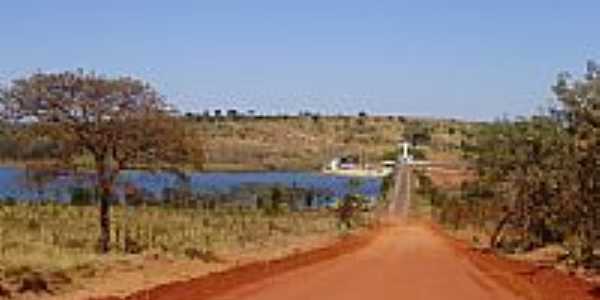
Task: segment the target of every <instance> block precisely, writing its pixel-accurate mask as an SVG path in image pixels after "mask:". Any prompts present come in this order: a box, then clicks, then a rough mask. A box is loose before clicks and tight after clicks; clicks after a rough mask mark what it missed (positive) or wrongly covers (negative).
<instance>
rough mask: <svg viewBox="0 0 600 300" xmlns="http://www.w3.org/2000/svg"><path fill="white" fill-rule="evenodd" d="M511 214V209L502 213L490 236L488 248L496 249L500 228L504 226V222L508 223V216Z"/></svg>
mask: <svg viewBox="0 0 600 300" xmlns="http://www.w3.org/2000/svg"><path fill="white" fill-rule="evenodd" d="M513 214H514V212H512V211H507V212H506V213H505V214H504V216H503V217H502V219H501V220H500V222H499V223H498V225H497V226H496V229H495V230H494V233H493V234H492V236H491V237H490V248H492V249H496V248H497V247H498V238H499V237H500V234H501V233H502V230H503V229H504V226H506V224H507V223H508V221H509V220H510V218H511V217H512V216H513Z"/></svg>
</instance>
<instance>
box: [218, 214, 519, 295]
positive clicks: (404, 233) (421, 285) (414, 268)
mask: <svg viewBox="0 0 600 300" xmlns="http://www.w3.org/2000/svg"><path fill="white" fill-rule="evenodd" d="M214 299H218V300H282V299H286V300H296V299H297V300H312V299H314V300H317V299H327V300H335V299H340V300H342V299H343V300H354V299H356V300H364V299H373V300H375V299H410V300H419V299H424V300H425V299H427V300H429V299H431V300H434V299H445V300H486V299H489V300H517V299H523V298H520V297H518V296H515V295H514V294H513V293H512V292H511V291H510V290H509V289H506V288H504V287H503V286H500V285H499V284H497V283H496V282H494V280H492V279H490V278H489V277H487V276H486V275H485V274H483V273H482V272H481V271H479V270H478V269H477V268H476V267H475V266H474V265H473V264H471V262H470V261H469V260H468V259H467V258H465V257H463V256H462V255H459V254H458V253H457V252H456V251H455V250H454V249H453V248H452V246H450V245H449V244H448V243H447V242H446V241H444V239H443V238H442V237H440V236H439V235H437V234H436V233H435V232H434V231H433V230H431V229H429V228H427V227H425V226H420V225H402V226H396V227H392V228H389V229H387V230H385V231H384V232H382V233H381V234H380V235H379V236H378V237H377V238H376V239H375V240H374V241H373V242H372V243H371V244H370V245H368V246H367V247H365V248H363V249H361V250H359V251H357V252H355V253H354V254H352V255H346V256H342V257H339V258H337V259H334V260H330V261H325V262H321V263H318V264H315V265H313V266H309V267H306V268H302V269H298V270H296V271H292V272H288V273H286V274H283V275H281V276H278V277H274V278H270V279H266V280H263V281H260V282H256V283H252V284H247V285H244V286H242V287H239V288H237V289H234V290H231V291H229V292H228V293H226V294H223V295H221V296H219V297H216V298H214Z"/></svg>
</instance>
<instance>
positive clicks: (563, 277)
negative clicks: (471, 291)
mask: <svg viewBox="0 0 600 300" xmlns="http://www.w3.org/2000/svg"><path fill="white" fill-rule="evenodd" d="M430 228H431V229H432V230H433V231H435V232H436V233H437V234H439V235H440V236H442V237H443V238H445V239H446V240H447V241H448V243H449V244H450V245H451V246H452V247H453V248H454V249H456V251H457V252H458V253H460V255H462V256H464V257H468V258H469V260H470V261H471V262H472V263H473V264H475V265H476V266H477V267H478V268H479V269H480V270H482V271H483V272H484V273H485V274H486V275H487V276H489V277H490V278H493V279H494V280H495V281H496V282H498V283H500V284H501V285H502V286H504V287H506V288H508V289H511V290H512V291H513V292H515V293H517V294H519V295H522V296H524V297H525V298H526V299H528V300H593V299H600V287H598V286H595V285H593V284H592V283H590V282H586V281H584V280H582V279H581V278H578V277H576V276H574V275H573V274H567V273H565V272H563V271H560V270H557V269H555V268H553V267H551V266H548V265H535V264H533V263H530V262H526V261H517V260H512V259H508V258H504V257H500V256H498V255H496V254H494V253H493V252H491V251H482V250H477V249H473V248H472V247H470V246H468V245H467V244H466V243H465V242H463V241H459V240H457V239H453V238H451V237H448V236H447V235H446V234H444V233H443V232H442V230H440V229H439V228H438V227H437V226H430Z"/></svg>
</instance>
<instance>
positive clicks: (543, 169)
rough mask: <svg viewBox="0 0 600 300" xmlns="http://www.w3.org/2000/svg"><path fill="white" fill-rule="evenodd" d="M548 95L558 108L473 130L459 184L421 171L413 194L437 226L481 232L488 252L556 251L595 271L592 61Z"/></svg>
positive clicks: (599, 208) (599, 196)
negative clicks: (419, 197) (424, 202)
mask: <svg viewBox="0 0 600 300" xmlns="http://www.w3.org/2000/svg"><path fill="white" fill-rule="evenodd" d="M553 90H554V92H555V94H556V103H555V105H553V106H552V107H551V108H549V109H548V110H547V111H546V112H544V113H541V114H538V115H534V116H531V117H527V118H518V119H515V120H508V119H501V120H498V121H496V122H493V123H486V124H479V125H478V126H477V127H476V128H474V130H471V131H470V133H469V134H470V139H468V140H466V141H465V142H464V143H463V145H462V149H463V154H464V158H465V159H466V161H468V163H469V164H470V167H471V169H470V170H469V171H465V172H463V173H462V174H463V175H464V176H463V179H464V180H463V181H462V183H459V184H444V183H443V182H442V181H443V180H441V179H440V176H439V174H437V176H436V175H435V174H434V173H435V172H432V171H427V172H424V171H422V172H419V173H418V177H419V179H420V180H419V189H418V192H419V193H420V194H421V195H422V196H423V197H424V199H426V200H427V202H428V204H429V205H430V207H431V210H430V212H431V214H432V216H433V217H434V218H435V219H436V220H437V221H439V222H441V223H443V224H445V225H447V226H448V227H449V228H452V229H457V230H458V229H465V228H471V229H474V230H476V231H479V232H483V233H484V236H485V237H486V238H487V239H488V240H487V241H484V240H479V239H477V242H479V243H484V244H487V246H489V247H490V248H493V249H498V250H502V251H505V252H509V253H524V252H530V251H534V250H536V249H540V248H543V247H546V246H550V245H555V246H560V248H561V249H562V251H560V253H558V254H557V255H556V257H555V259H556V260H557V261H558V262H562V263H564V264H566V265H568V266H572V267H585V268H598V266H599V264H598V263H599V262H600V259H599V257H598V251H597V250H598V249H599V246H600V245H599V241H600V240H599V238H600V234H599V233H600V201H599V200H600V184H599V183H600V168H599V166H600V165H599V164H598V162H599V161H600V160H599V158H600V143H599V141H600V140H599V139H600V131H599V130H600V68H598V66H597V65H596V64H595V63H593V62H590V63H589V64H588V68H587V72H586V74H585V75H584V76H583V78H580V79H578V78H573V77H572V76H570V75H569V74H566V73H565V74H561V75H560V76H559V77H558V80H557V83H556V84H555V85H554V87H553ZM442 177H443V176H442ZM440 182H442V183H440Z"/></svg>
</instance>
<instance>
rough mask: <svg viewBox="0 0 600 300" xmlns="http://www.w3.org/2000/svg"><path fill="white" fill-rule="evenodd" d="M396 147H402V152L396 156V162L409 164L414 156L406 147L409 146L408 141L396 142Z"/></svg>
mask: <svg viewBox="0 0 600 300" xmlns="http://www.w3.org/2000/svg"><path fill="white" fill-rule="evenodd" d="M398 147H400V148H402V154H401V155H399V156H398V162H400V163H401V164H410V163H412V162H413V160H414V158H413V156H412V155H410V154H409V152H408V148H409V147H410V143H408V142H402V143H400V144H398Z"/></svg>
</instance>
